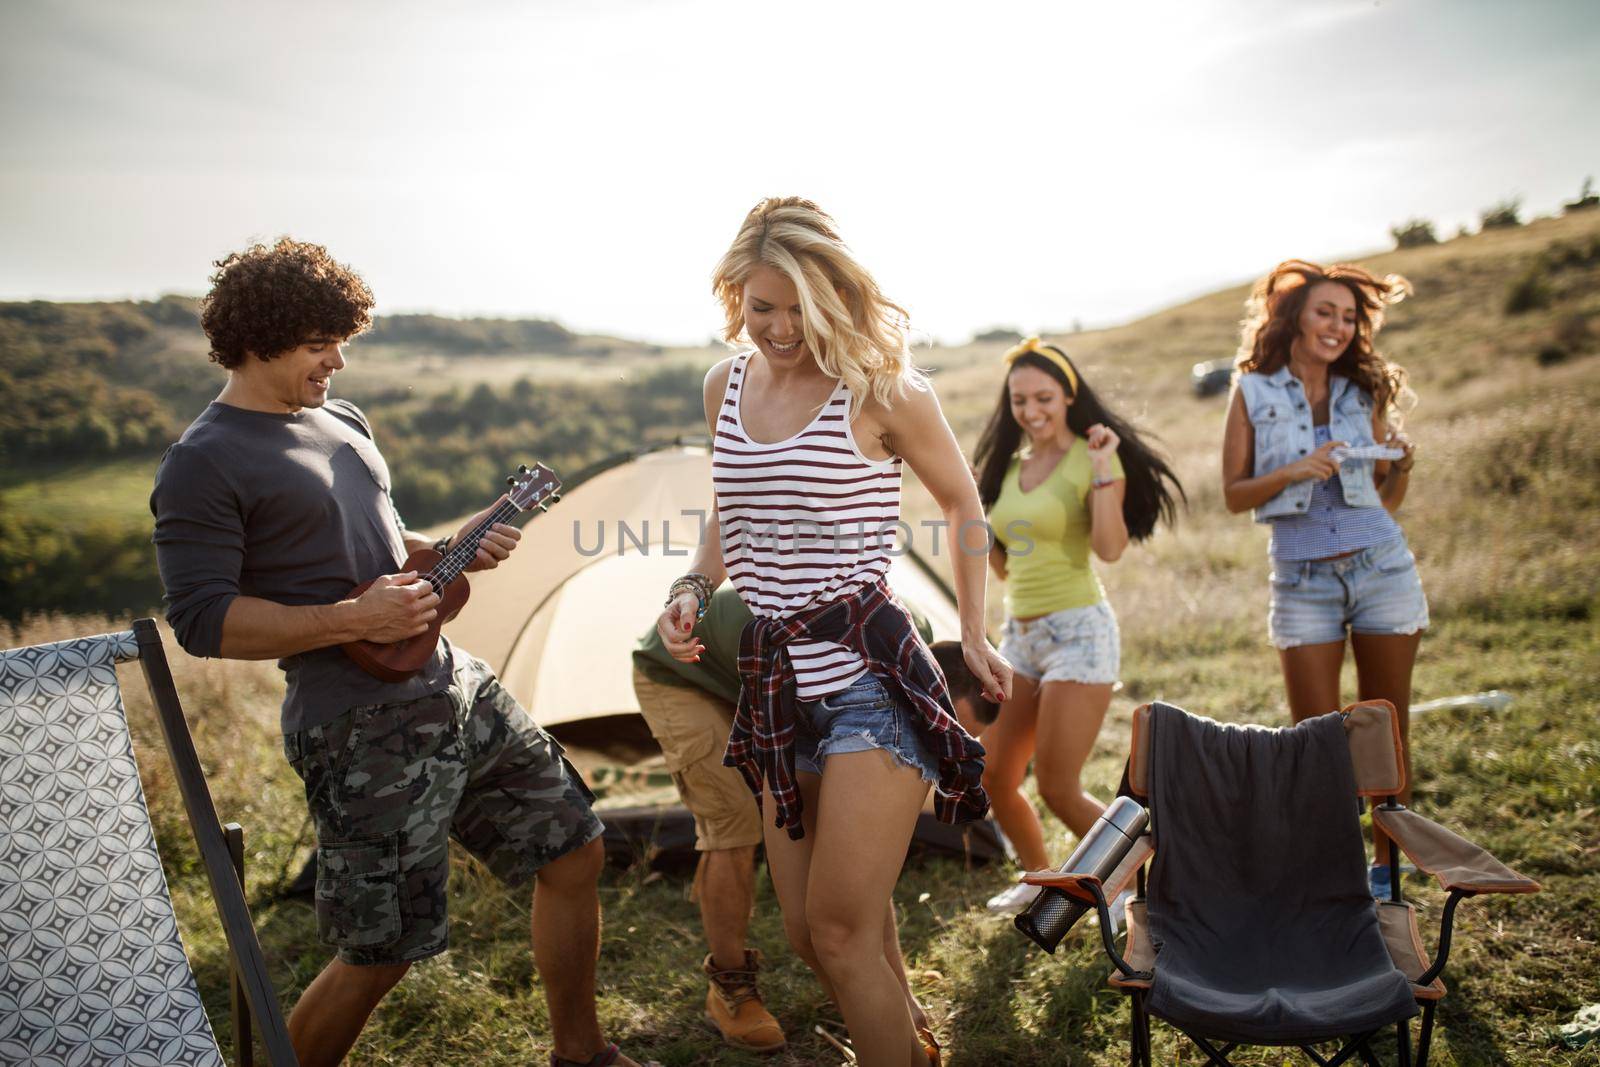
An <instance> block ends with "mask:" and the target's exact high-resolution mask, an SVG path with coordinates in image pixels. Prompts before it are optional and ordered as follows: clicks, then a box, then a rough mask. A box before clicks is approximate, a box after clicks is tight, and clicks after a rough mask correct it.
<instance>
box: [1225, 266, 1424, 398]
mask: <svg viewBox="0 0 1600 1067" xmlns="http://www.w3.org/2000/svg"><path fill="white" fill-rule="evenodd" d="M1321 282H1336V283H1338V284H1339V285H1342V286H1344V287H1345V288H1346V289H1348V290H1350V295H1351V296H1353V297H1355V302H1356V334H1355V337H1354V338H1352V339H1351V341H1350V344H1349V346H1348V347H1347V348H1346V349H1345V350H1344V351H1343V352H1341V353H1340V354H1339V358H1338V359H1336V360H1334V361H1333V365H1332V366H1331V367H1329V368H1328V370H1329V372H1330V373H1333V374H1342V375H1344V376H1345V377H1346V378H1348V379H1350V380H1351V381H1352V382H1355V383H1356V384H1357V385H1359V386H1360V387H1361V388H1362V389H1364V390H1366V392H1367V394H1368V395H1370V396H1371V397H1372V402H1373V404H1374V405H1376V409H1377V410H1378V411H1381V412H1383V413H1384V418H1385V419H1386V420H1387V421H1388V423H1389V425H1390V426H1391V427H1396V428H1398V426H1399V424H1400V420H1401V418H1402V416H1403V415H1404V410H1403V409H1405V408H1409V407H1411V406H1413V405H1414V404H1415V403H1416V394H1415V393H1413V392H1412V391H1411V389H1410V387H1409V386H1407V385H1406V372H1405V368H1404V367H1402V366H1400V365H1399V364H1398V363H1391V362H1390V361H1389V360H1387V359H1385V358H1384V357H1383V355H1382V354H1381V353H1380V352H1379V351H1378V350H1377V349H1376V348H1374V347H1373V344H1372V339H1373V337H1374V336H1375V335H1376V334H1377V332H1378V331H1379V330H1380V329H1381V328H1382V327H1383V316H1384V311H1385V310H1386V309H1387V308H1388V307H1389V306H1390V305H1392V304H1398V303H1399V302H1400V301H1401V300H1404V299H1405V298H1406V297H1407V296H1409V295H1410V293H1411V283H1410V282H1408V281H1406V279H1404V278H1402V277H1401V276H1400V275H1398V274H1390V275H1386V276H1385V277H1383V278H1379V277H1378V276H1377V275H1375V274H1373V273H1372V272H1371V271H1369V270H1367V269H1366V268H1365V267H1360V266H1357V265H1356V264H1354V263H1335V264H1334V265H1333V266H1331V267H1324V266H1322V265H1321V264H1318V263H1312V262H1309V261H1307V260H1304V259H1286V260H1284V261H1283V262H1282V263H1279V264H1278V265H1277V266H1276V267H1273V268H1272V273H1270V274H1268V275H1267V276H1266V277H1265V278H1262V279H1261V280H1260V281H1258V282H1256V284H1255V287H1254V288H1253V289H1251V290H1250V298H1249V299H1248V300H1246V301H1245V305H1244V306H1245V319H1244V322H1243V323H1242V324H1241V325H1242V326H1243V334H1242V337H1241V339H1240V343H1239V354H1238V356H1237V357H1235V359H1234V367H1235V369H1236V371H1237V373H1239V374H1248V373H1249V372H1251V371H1259V372H1260V373H1262V374H1272V373H1274V372H1275V371H1277V369H1278V368H1279V367H1282V366H1285V365H1287V364H1288V362H1289V349H1290V347H1291V346H1292V345H1293V344H1294V339H1295V337H1296V335H1297V334H1298V333H1299V331H1300V314H1301V312H1303V311H1304V310H1305V306H1306V298H1307V297H1308V296H1309V295H1310V294H1311V290H1312V289H1314V288H1315V287H1316V286H1317V285H1318V284H1319V283H1321Z"/></svg>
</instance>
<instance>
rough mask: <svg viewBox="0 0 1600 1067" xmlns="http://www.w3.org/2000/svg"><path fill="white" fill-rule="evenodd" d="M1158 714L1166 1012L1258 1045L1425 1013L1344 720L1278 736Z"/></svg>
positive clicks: (1155, 888)
mask: <svg viewBox="0 0 1600 1067" xmlns="http://www.w3.org/2000/svg"><path fill="white" fill-rule="evenodd" d="M1151 712H1152V714H1151V718H1150V812H1151V822H1152V827H1153V830H1154V833H1155V840H1156V853H1155V861H1154V863H1153V865H1152V866H1151V870H1150V882H1149V887H1148V894H1147V895H1148V899H1149V923H1150V937H1151V940H1152V942H1153V943H1154V944H1155V946H1156V966H1155V982H1154V984H1153V986H1152V987H1151V990H1150V999H1149V1007H1150V1011H1151V1013H1152V1014H1155V1015H1158V1016H1160V1017H1162V1018H1164V1019H1167V1020H1169V1021H1170V1022H1173V1023H1176V1024H1177V1025H1179V1026H1181V1027H1183V1028H1185V1029H1188V1030H1191V1031H1193V1032H1195V1033H1197V1034H1200V1035H1202V1036H1207V1037H1214V1038H1220V1039H1222V1040H1227V1041H1240V1042H1247V1043H1251V1044H1305V1043H1310V1042H1314V1041H1322V1040H1326V1039H1329V1038H1337V1037H1345V1036H1350V1035H1354V1034H1359V1033H1362V1032H1365V1031H1367V1030H1372V1029H1376V1028H1377V1027H1380V1026H1383V1025H1384V1024H1386V1023H1394V1022H1398V1021H1399V1020H1401V1019H1404V1018H1409V1017H1410V1016H1412V1015H1415V1014H1416V1013H1417V1007H1416V1001H1415V999H1414V998H1413V997H1412V995H1411V986H1410V984H1409V983H1408V982H1407V981H1406V978H1405V976H1404V975H1402V974H1401V973H1400V972H1399V971H1398V970H1396V969H1395V966H1394V964H1393V962H1392V961H1391V960H1390V958H1389V953H1388V951H1387V950H1386V949H1385V948H1384V944H1383V935H1382V934H1381V933H1380V931H1379V929H1378V917H1377V912H1376V910H1375V909H1374V907H1373V903H1372V896H1371V893H1370V891H1369V890H1368V888H1367V879H1366V853H1365V850H1364V847H1363V844H1362V840H1361V825H1360V822H1359V818H1358V815H1357V812H1356V784H1355V772H1354V770H1353V769H1352V768H1351V765H1350V748H1349V743H1348V742H1347V741H1346V740H1345V732H1344V726H1343V723H1342V721H1341V720H1340V718H1339V716H1338V715H1337V714H1328V715H1322V716H1319V717H1317V718H1315V719H1309V720H1307V721H1305V722H1302V723H1301V724H1300V725H1298V726H1296V727H1294V728H1293V729H1284V730H1268V729H1263V728H1261V727H1247V726H1232V725H1228V726H1225V725H1222V724H1220V723H1216V722H1213V721H1211V720H1210V719H1202V718H1198V717H1196V716H1193V715H1190V714H1188V713H1187V712H1184V711H1181V710H1180V709H1178V708H1174V707H1170V706H1168V705H1164V704H1156V705H1154V706H1153V707H1152V708H1151Z"/></svg>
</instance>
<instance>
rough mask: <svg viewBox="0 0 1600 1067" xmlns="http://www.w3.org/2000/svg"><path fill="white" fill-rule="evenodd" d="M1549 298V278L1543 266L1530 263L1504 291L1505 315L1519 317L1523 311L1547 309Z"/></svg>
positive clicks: (1550, 294)
mask: <svg viewBox="0 0 1600 1067" xmlns="http://www.w3.org/2000/svg"><path fill="white" fill-rule="evenodd" d="M1551 296H1552V293H1551V291H1550V278H1549V275H1548V274H1547V272H1546V271H1545V267H1544V264H1543V263H1541V262H1535V263H1532V264H1530V265H1529V267H1528V269H1527V270H1525V271H1523V272H1522V273H1521V274H1520V275H1518V276H1517V278H1516V280H1515V281H1513V282H1512V283H1511V288H1510V289H1508V290H1506V314H1507V315H1520V314H1522V313H1523V312H1524V311H1533V310H1534V309H1535V308H1542V307H1549V306H1550V299H1551Z"/></svg>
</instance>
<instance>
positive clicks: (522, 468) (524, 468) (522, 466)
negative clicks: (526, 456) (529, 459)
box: [517, 463, 528, 474]
mask: <svg viewBox="0 0 1600 1067" xmlns="http://www.w3.org/2000/svg"><path fill="white" fill-rule="evenodd" d="M517 473H518V474H527V473H528V465H527V464H526V463H519V464H517Z"/></svg>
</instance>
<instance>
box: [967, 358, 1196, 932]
mask: <svg viewBox="0 0 1600 1067" xmlns="http://www.w3.org/2000/svg"><path fill="white" fill-rule="evenodd" d="M1005 362H1006V365H1007V366H1008V367H1009V371H1008V372H1007V374H1006V381H1005V385H1004V386H1003V387H1002V388H1001V390H1000V399H999V403H998V404H996V406H995V410H994V414H993V415H992V416H991V417H990V419H989V424H988V425H987V426H986V427H985V428H984V431H983V435H982V436H981V437H980V438H979V439H978V448H977V452H976V454H975V461H976V464H977V468H978V496H979V498H980V499H981V500H982V501H983V506H984V510H985V511H986V512H987V514H988V518H989V526H990V528H991V529H992V530H993V531H994V537H995V544H994V547H993V549H992V550H991V552H990V555H989V559H990V563H991V565H992V566H993V567H994V571H995V573H996V574H998V575H999V576H1000V577H1001V578H1003V579H1005V581H1006V615H1007V618H1006V627H1005V639H1004V642H1003V643H1002V644H1001V646H1000V654H1001V655H1002V656H1003V657H1004V658H1005V659H1006V660H1007V662H1009V663H1010V664H1011V665H1012V668H1013V670H1014V671H1015V674H1014V676H1013V677H1014V689H1013V692H1012V695H1011V699H1009V700H1007V701H1005V703H1004V704H1002V705H1001V707H1000V715H999V717H998V718H997V719H996V720H995V722H994V724H993V725H992V726H990V727H989V728H988V729H987V730H985V731H984V733H983V744H984V747H985V748H986V749H988V753H989V756H988V761H987V765H986V766H985V768H984V772H983V784H984V788H985V789H987V790H988V792H989V796H990V799H991V802H992V803H993V805H994V808H993V810H994V816H995V819H996V820H997V821H998V822H999V823H1000V828H1001V829H1002V830H1004V831H1005V834H1006V836H1007V837H1008V838H1010V839H1011V843H1012V845H1013V846H1015V848H1016V850H1017V860H1018V862H1019V863H1021V864H1022V866H1023V867H1024V868H1026V869H1028V870H1040V869H1042V868H1044V867H1048V866H1049V865H1050V858H1049V856H1048V855H1047V854H1046V852H1045V848H1044V831H1043V828H1042V827H1041V826H1040V824H1039V816H1038V813H1037V812H1035V811H1034V810H1033V805H1031V804H1030V803H1028V801H1027V799H1026V798H1025V797H1023V795H1022V792H1021V786H1022V779H1023V777H1024V775H1026V774H1027V770H1028V761H1029V760H1030V759H1033V760H1035V764H1036V765H1035V776H1036V777H1037V779H1038V782H1039V795H1040V796H1041V797H1042V798H1043V799H1044V802H1045V804H1047V805H1048V806H1049V808H1050V810H1051V811H1053V812H1055V814H1056V816H1057V817H1059V818H1060V819H1061V821H1062V822H1064V823H1066V824H1067V826H1068V828H1070V829H1071V830H1072V832H1073V833H1075V834H1077V835H1079V836H1080V837H1081V836H1082V835H1083V834H1084V833H1086V832H1087V831H1088V829H1089V827H1090V826H1092V825H1093V824H1094V821H1095V819H1097V818H1098V817H1099V815H1100V813H1101V811H1103V810H1105V805H1103V804H1102V803H1101V802H1100V801H1099V800H1097V799H1095V798H1094V797H1092V796H1090V795H1089V794H1088V793H1086V792H1084V790H1083V786H1082V785H1081V784H1080V783H1079V780H1078V778H1079V774H1080V772H1081V771H1082V770H1083V764H1084V761H1085V760H1086V759H1088V757H1089V752H1090V750H1091V749H1092V748H1093V747H1094V741H1095V737H1096V736H1097V735H1098V734H1099V733H1100V724H1101V721H1102V720H1103V719H1104V718H1105V714H1106V708H1107V707H1109V706H1110V704H1111V688H1112V686H1113V685H1115V684H1116V681H1117V670H1118V667H1119V665H1120V659H1121V650H1120V648H1119V641H1118V636H1117V618H1116V616H1115V615H1114V614H1113V613H1112V611H1111V607H1110V605H1109V604H1107V603H1106V598H1105V591H1104V590H1103V589H1101V587H1100V580H1099V579H1098V578H1097V577H1096V576H1095V573H1094V571H1093V570H1091V569H1090V568H1089V550H1090V549H1091V548H1092V549H1093V550H1094V554H1095V555H1097V556H1099V557H1100V558H1101V559H1102V560H1104V561H1106V562H1107V563H1114V562H1116V560H1117V558H1118V557H1119V556H1121V555H1122V551H1123V549H1125V548H1127V547H1128V542H1129V541H1130V540H1134V541H1142V540H1144V539H1145V538H1146V537H1149V536H1150V534H1151V533H1152V532H1153V531H1154V530H1155V526H1156V522H1157V521H1158V520H1163V519H1164V520H1165V521H1166V522H1167V523H1168V524H1169V525H1170V524H1171V522H1172V520H1173V518H1174V516H1175V513H1176V499H1175V498H1176V497H1182V496H1183V486H1182V485H1180V484H1179V482H1178V479H1177V477H1176V475H1174V474H1173V473H1172V469H1171V468H1170V467H1168V466H1167V464H1166V463H1165V462H1164V461H1163V460H1162V459H1161V457H1160V456H1158V455H1157V454H1156V453H1155V452H1153V451H1152V450H1151V449H1150V447H1149V446H1148V445H1146V444H1145V443H1144V442H1143V441H1142V440H1140V438H1139V435H1138V434H1137V433H1135V432H1134V430H1133V428H1132V427H1130V426H1129V425H1128V424H1127V423H1125V422H1123V421H1122V420H1121V419H1119V418H1117V417H1116V416H1115V415H1113V414H1112V413H1111V412H1109V411H1107V410H1106V408H1105V407H1104V406H1103V405H1102V404H1101V403H1100V401H1099V400H1098V399H1097V398H1096V397H1095V395H1094V391H1093V390H1091V389H1090V388H1089V385H1088V383H1087V382H1085V381H1084V380H1083V376H1082V375H1081V374H1079V373H1078V370H1077V368H1076V367H1074V366H1073V365H1072V362H1071V360H1069V359H1068V358H1067V355H1066V353H1065V352H1063V351H1062V350H1061V349H1059V348H1057V347H1055V346H1054V345H1046V344H1041V343H1040V342H1039V339H1038V338H1037V337H1034V338H1030V339H1029V340H1027V341H1024V342H1023V343H1022V344H1019V345H1017V346H1016V347H1015V348H1013V349H1011V350H1010V351H1009V352H1007V353H1006V355H1005ZM1034 892H1035V890H1034V889H1033V888H1032V887H1030V886H1022V885H1019V886H1015V887H1013V888H1012V889H1009V890H1007V891H1006V892H1004V893H1001V894H1000V895H999V896H997V897H995V898H994V899H993V900H991V901H990V902H989V907H990V909H991V910H994V911H1018V910H1020V909H1021V908H1022V907H1023V906H1024V905H1026V903H1027V902H1028V900H1030V899H1031V898H1032V896H1033V894H1034Z"/></svg>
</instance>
